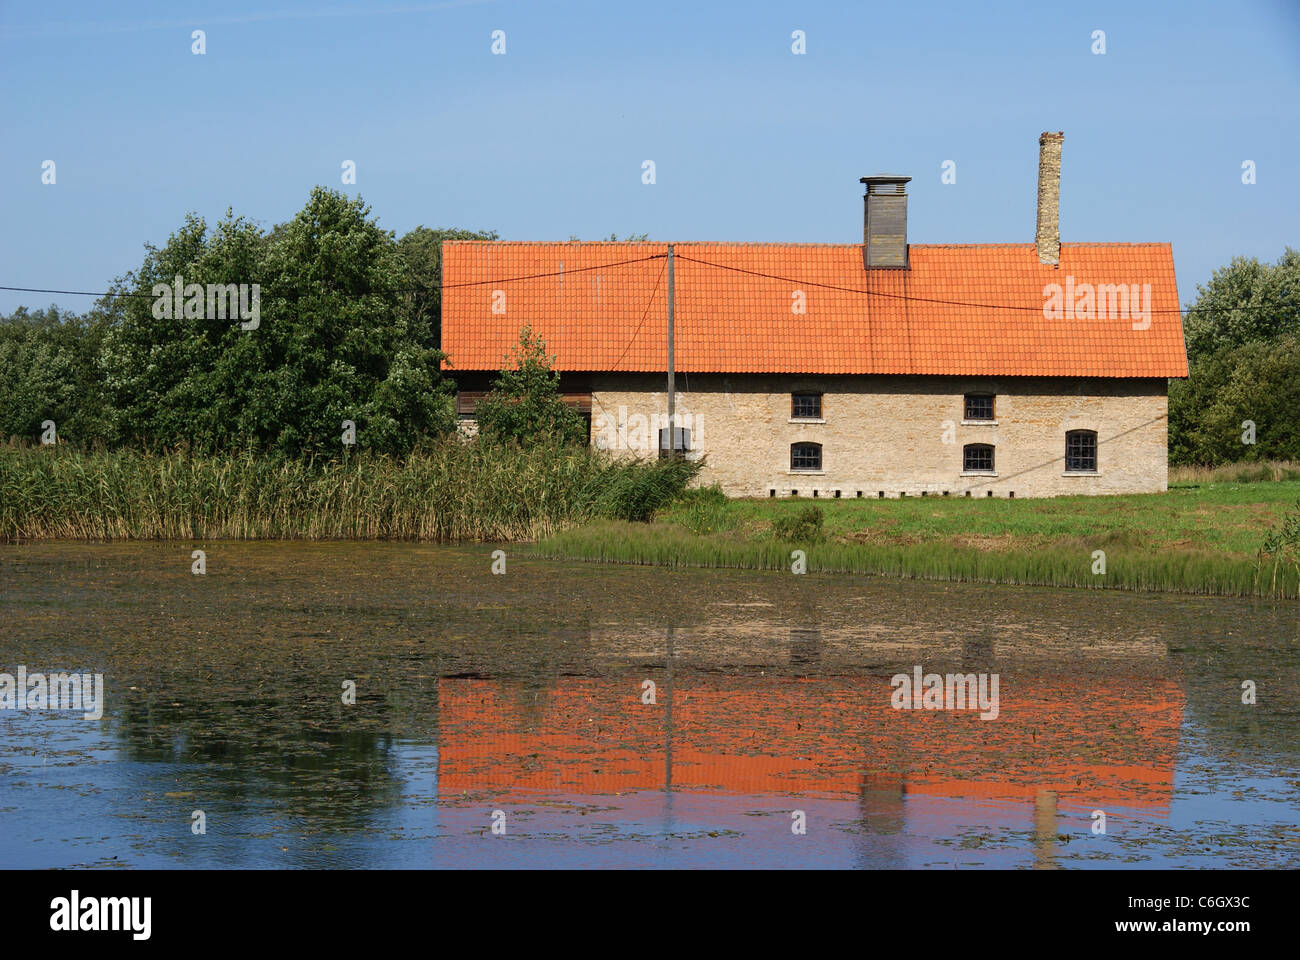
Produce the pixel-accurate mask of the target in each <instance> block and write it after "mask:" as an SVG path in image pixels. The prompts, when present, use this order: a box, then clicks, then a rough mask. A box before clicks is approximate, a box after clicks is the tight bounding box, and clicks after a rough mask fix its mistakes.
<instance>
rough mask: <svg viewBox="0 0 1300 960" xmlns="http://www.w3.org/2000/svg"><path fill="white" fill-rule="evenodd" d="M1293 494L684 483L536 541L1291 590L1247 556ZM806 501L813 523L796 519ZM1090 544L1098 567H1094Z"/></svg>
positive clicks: (1139, 584)
mask: <svg viewBox="0 0 1300 960" xmlns="http://www.w3.org/2000/svg"><path fill="white" fill-rule="evenodd" d="M1297 501H1300V480H1282V481H1278V482H1272V483H1257V482H1252V483H1230V482H1207V483H1202V484H1198V485H1190V484H1185V485H1181V486H1175V487H1171V489H1170V490H1169V492H1168V493H1163V494H1145V495H1134V496H1114V497H1057V498H1051V499H1043V500H1026V499H1017V500H1011V499H966V498H934V497H926V498H919V497H916V498H907V499H901V500H865V499H864V500H857V499H853V500H833V499H832V500H820V499H819V500H816V501H813V500H810V499H806V498H805V499H782V500H726V499H725V498H723V497H721V496H720V495H718V494H716V492H712V491H691V492H690V493H688V494H687V495H686V496H685V497H684V498H682V499H681V500H679V501H678V502H675V503H674V504H672V505H670V506H669V507H667V508H666V509H664V510H662V511H660V512H659V514H658V515H657V516H656V518H655V520H654V522H652V523H649V524H626V523H616V522H597V523H589V524H585V525H583V526H581V527H577V528H574V529H570V530H565V531H561V532H558V533H556V534H555V535H552V536H550V537H548V538H546V539H545V540H543V541H542V542H541V543H539V544H538V545H537V547H536V548H535V549H536V552H537V553H539V554H540V555H543V556H549V557H557V558H558V557H563V558H569V559H579V560H592V561H604V562H615V563H640V564H655V565H662V566H699V567H740V568H749V569H768V570H786V571H788V570H790V569H791V563H792V560H791V551H792V550H794V549H802V550H804V552H805V554H806V558H807V561H806V562H807V569H808V570H809V571H810V572H811V571H819V570H821V571H835V572H842V573H858V574H873V575H880V576H894V577H913V578H921V579H933V580H969V581H980V582H988V583H1020V584H1043V585H1052V586H1069V587H1090V588H1119V589H1129V590H1157V591H1172V592H1180V593H1202V594H1219V595H1232V596H1272V597H1284V598H1295V597H1297V596H1300V562H1297V560H1296V559H1295V557H1296V555H1295V553H1294V552H1291V553H1287V554H1284V555H1282V556H1279V557H1267V558H1265V562H1264V563H1263V565H1262V567H1261V566H1260V565H1258V560H1259V549H1260V546H1261V543H1262V541H1263V540H1264V538H1265V536H1266V534H1267V533H1268V532H1269V531H1270V530H1271V529H1278V528H1280V527H1281V526H1282V524H1283V521H1284V518H1285V516H1286V515H1287V513H1288V511H1290V512H1291V513H1293V514H1294V513H1295V512H1296V504H1297ZM814 504H815V505H816V507H817V509H818V510H819V511H820V512H821V516H822V521H821V523H820V525H819V526H818V525H816V524H800V523H799V522H798V521H799V516H800V514H801V512H803V511H806V510H808V508H809V507H810V506H812V505H814ZM1099 550H1100V551H1103V552H1104V554H1105V573H1094V572H1093V571H1094V567H1095V566H1098V559H1099V558H1098V557H1096V556H1095V555H1094V553H1095V551H1099ZM1274 561H1277V562H1276V563H1275V562H1274Z"/></svg>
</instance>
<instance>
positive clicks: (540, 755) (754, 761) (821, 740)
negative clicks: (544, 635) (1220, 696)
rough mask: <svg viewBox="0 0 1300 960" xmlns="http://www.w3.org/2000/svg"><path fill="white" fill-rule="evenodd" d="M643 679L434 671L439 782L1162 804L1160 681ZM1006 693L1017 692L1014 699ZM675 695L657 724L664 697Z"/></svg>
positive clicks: (1167, 754)
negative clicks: (994, 707) (1041, 794)
mask: <svg viewBox="0 0 1300 960" xmlns="http://www.w3.org/2000/svg"><path fill="white" fill-rule="evenodd" d="M642 678H643V674H642V673H636V674H629V675H627V676H625V677H623V678H599V679H598V678H565V679H564V680H561V681H558V682H557V683H556V684H555V685H554V686H551V687H549V688H547V689H546V691H545V693H543V695H542V696H541V697H536V691H534V693H533V694H532V695H526V694H525V693H524V691H523V689H522V687H521V685H519V684H516V683H511V682H501V681H496V680H478V679H461V678H456V679H450V678H443V679H442V680H440V681H439V684H438V703H439V711H440V712H439V736H438V745H439V754H438V757H439V759H438V783H439V788H440V789H441V790H444V791H447V792H455V791H462V790H463V791H468V790H483V789H489V788H490V789H511V790H519V789H527V790H561V791H566V792H576V793H614V792H619V791H626V790H645V789H656V788H659V787H662V786H664V784H665V777H666V770H667V769H668V766H667V765H668V758H669V756H670V754H669V753H668V750H667V743H666V741H667V740H669V739H671V747H672V752H671V758H672V761H671V769H672V782H673V783H674V784H675V785H676V786H678V787H680V788H683V789H722V790H729V791H733V792H738V793H789V792H798V793H855V792H857V791H858V790H859V789H860V788H861V786H862V784H863V783H864V782H875V783H877V784H878V785H882V786H885V787H888V788H891V789H897V790H899V791H902V792H907V793H925V794H933V795H938V796H954V797H956V796H970V795H980V796H986V797H1002V798H1026V797H1029V798H1032V797H1033V796H1035V795H1036V793H1037V792H1038V791H1039V790H1045V789H1047V790H1053V791H1056V792H1058V793H1059V794H1060V797H1061V801H1062V803H1066V804H1083V803H1092V804H1093V805H1095V804H1096V803H1097V802H1100V801H1106V802H1109V803H1113V804H1115V805H1117V806H1124V807H1158V808H1167V807H1168V805H1169V801H1170V797H1171V796H1172V794H1173V782H1174V760H1175V756H1176V754H1177V752H1178V737H1179V729H1180V727H1181V724H1182V721H1183V710H1184V698H1183V694H1182V691H1181V689H1180V688H1179V687H1178V686H1177V684H1176V683H1174V682H1173V681H1170V680H1163V679H1160V680H1152V681H1148V682H1147V683H1146V684H1145V685H1144V686H1143V687H1142V690H1141V693H1140V695H1139V694H1138V693H1135V692H1134V690H1135V688H1134V686H1133V684H1132V683H1131V682H1130V681H1129V680H1128V679H1127V678H1118V679H1117V678H1098V677H1086V678H1080V677H1066V678H1059V679H1051V678H1040V677H1016V678H1014V682H1012V678H1010V677H1003V680H1004V681H1005V683H1004V686H1003V688H1002V690H1003V693H1004V696H1002V698H1001V712H1000V714H999V717H998V719H997V720H995V721H983V720H980V719H979V718H978V716H976V715H975V713H974V712H972V711H940V710H895V709H893V708H892V707H891V706H890V701H891V695H892V693H893V688H892V687H891V686H890V684H889V678H888V677H829V678H818V679H799V680H791V679H789V678H783V677H775V676H773V677H763V678H753V677H749V678H744V677H734V678H726V677H723V678H715V677H711V676H708V675H704V676H696V677H692V678H690V679H685V678H678V680H677V684H676V688H675V689H674V690H673V691H672V692H671V693H670V692H669V690H668V688H667V687H660V689H659V694H658V695H659V697H660V702H659V703H658V704H656V705H653V706H651V705H644V704H641V703H640V699H639V698H640V696H641V682H642ZM1013 694H1014V695H1013ZM670 697H671V700H672V704H673V712H672V717H673V720H672V728H671V731H672V732H671V734H670V733H669V728H668V721H667V702H668V700H669V698H670Z"/></svg>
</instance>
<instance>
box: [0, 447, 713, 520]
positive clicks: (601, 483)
mask: <svg viewBox="0 0 1300 960" xmlns="http://www.w3.org/2000/svg"><path fill="white" fill-rule="evenodd" d="M696 469H697V467H696V465H695V464H693V463H690V462H687V461H683V460H664V461H637V460H631V459H616V458H613V457H610V456H609V455H607V454H603V453H600V452H598V451H594V450H588V449H585V448H580V447H533V448H520V447H513V446H510V447H501V446H497V447H493V446H487V445H480V444H478V443H473V442H470V443H466V442H462V441H459V440H455V439H448V440H446V441H443V442H438V443H433V444H430V445H428V446H426V447H425V448H423V449H421V450H420V451H418V452H416V453H413V454H411V455H410V456H408V457H405V458H391V457H385V456H379V455H371V454H366V453H364V452H363V453H349V454H347V455H346V456H344V457H342V458H341V459H338V460H329V461H321V460H293V459H283V458H274V457H264V456H258V455H253V454H247V453H246V454H242V455H230V456H208V455H201V456H200V455H193V454H190V453H188V452H186V451H172V452H165V453H144V452H140V451H137V450H116V451H96V452H82V451H77V450H72V449H69V448H67V447H63V446H57V447H27V446H21V445H12V444H11V445H8V446H0V539H5V540H20V539H74V540H118V539H167V540H172V539H192V538H200V539H205V540H206V539H308V540H332V539H352V540H423V541H516V540H532V539H536V538H538V537H542V536H546V535H548V534H551V533H554V532H556V531H558V530H561V529H563V528H564V527H566V526H568V525H570V524H573V523H577V522H581V521H584V520H589V519H592V518H616V519H621V520H641V519H647V518H648V517H649V516H651V515H652V514H653V512H654V511H655V510H656V509H658V508H659V507H661V506H662V505H663V504H665V503H667V502H668V501H670V500H671V499H672V498H673V497H675V496H677V495H679V494H680V493H681V491H682V489H683V488H684V487H685V485H686V483H687V482H689V480H690V479H691V477H692V476H694V474H695V472H696Z"/></svg>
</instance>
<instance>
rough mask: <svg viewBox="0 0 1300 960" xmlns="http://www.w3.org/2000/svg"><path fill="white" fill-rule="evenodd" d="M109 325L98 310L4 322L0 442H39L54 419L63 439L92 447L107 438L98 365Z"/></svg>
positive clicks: (18, 316) (53, 310)
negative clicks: (14, 439)
mask: <svg viewBox="0 0 1300 960" xmlns="http://www.w3.org/2000/svg"><path fill="white" fill-rule="evenodd" d="M105 325H106V320H105V317H104V316H103V314H102V313H100V312H98V311H92V312H91V313H89V314H87V315H80V314H76V313H61V312H60V311H59V309H58V307H55V306H51V307H50V308H49V309H47V310H35V311H31V312H29V311H28V310H27V308H26V307H19V308H18V309H17V310H15V311H14V312H13V313H12V314H11V315H10V316H8V317H0V438H7V437H11V436H17V437H22V438H24V439H26V440H28V441H31V442H35V441H36V439H37V438H38V436H39V435H40V433H41V432H42V431H41V424H42V423H43V422H44V421H46V420H53V421H54V423H55V427H56V429H57V431H58V435H59V437H60V438H61V439H64V440H71V441H72V442H74V443H77V444H81V445H90V444H92V443H95V442H100V441H103V440H105V439H106V438H107V430H108V425H107V422H106V419H105V416H104V397H103V390H102V388H101V384H100V381H99V376H98V369H97V362H98V356H99V349H100V341H101V340H102V338H103V334H104V328H105Z"/></svg>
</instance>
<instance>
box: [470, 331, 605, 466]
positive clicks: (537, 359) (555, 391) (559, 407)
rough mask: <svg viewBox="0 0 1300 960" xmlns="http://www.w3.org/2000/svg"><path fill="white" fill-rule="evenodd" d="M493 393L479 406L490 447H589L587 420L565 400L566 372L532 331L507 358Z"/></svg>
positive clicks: (480, 424)
mask: <svg viewBox="0 0 1300 960" xmlns="http://www.w3.org/2000/svg"><path fill="white" fill-rule="evenodd" d="M507 359H508V361H509V363H510V365H508V366H507V367H505V368H504V369H503V370H502V371H501V373H500V375H499V376H498V377H497V379H496V381H494V382H493V384H492V389H491V391H490V392H489V393H488V394H487V395H486V396H485V397H484V398H483V399H482V400H480V401H479V403H478V407H477V409H476V411H475V417H476V419H477V420H478V430H479V436H480V437H482V438H483V439H484V440H485V441H487V442H489V443H508V442H511V441H514V442H517V443H520V444H524V445H529V444H535V443H552V442H557V441H558V442H562V443H583V442H585V441H586V438H587V428H586V424H585V423H583V420H582V416H581V415H580V414H579V413H578V412H577V411H576V410H574V409H573V408H572V407H570V406H568V405H567V404H566V403H565V402H564V398H563V397H562V396H561V394H560V374H559V371H557V370H555V369H554V368H553V366H552V364H554V362H555V358H554V357H551V356H547V354H546V344H545V343H544V342H543V341H542V338H541V337H540V336H538V335H535V334H534V333H533V332H532V330H531V329H530V328H528V327H524V328H523V329H522V330H521V331H520V332H519V343H518V344H517V345H516V346H515V347H514V349H513V350H512V351H511V356H510V357H509V358H507Z"/></svg>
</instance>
